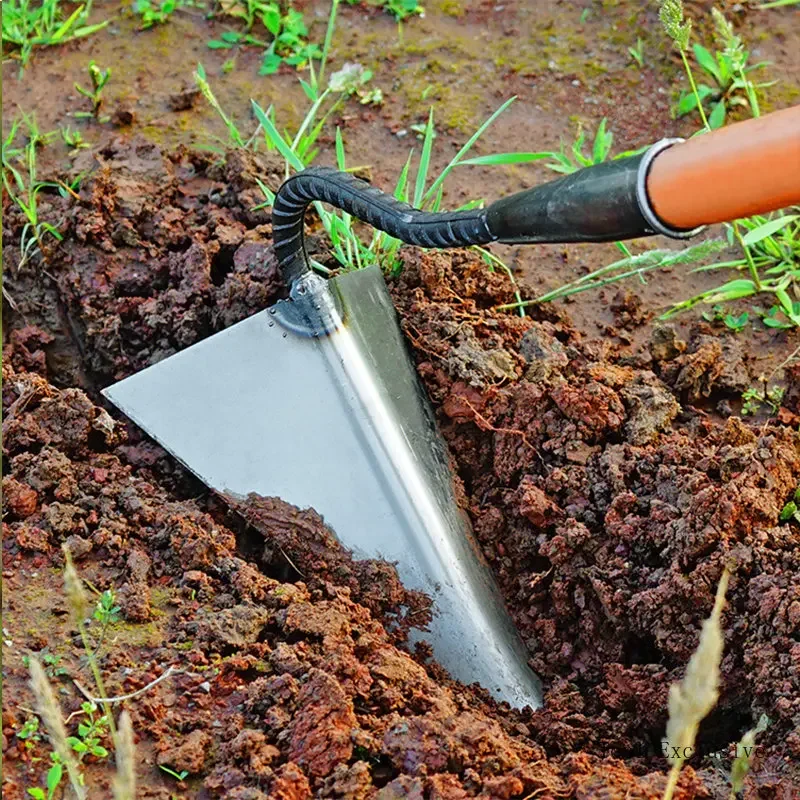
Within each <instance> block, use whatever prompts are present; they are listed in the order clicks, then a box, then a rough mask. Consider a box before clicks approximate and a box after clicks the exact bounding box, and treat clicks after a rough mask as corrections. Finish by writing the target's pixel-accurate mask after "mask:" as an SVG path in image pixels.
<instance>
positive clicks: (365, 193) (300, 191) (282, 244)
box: [272, 167, 497, 285]
mask: <svg viewBox="0 0 800 800" xmlns="http://www.w3.org/2000/svg"><path fill="white" fill-rule="evenodd" d="M316 200H321V201H322V202H324V203H329V204H330V205H332V206H335V207H336V208H340V209H342V210H343V211H346V212H347V213H348V214H350V215H352V216H353V217H355V218H356V219H360V220H362V221H364V222H367V223H369V224H370V225H372V226H373V227H374V228H377V229H378V230H381V231H385V232H386V233H388V234H390V235H391V236H394V237H395V238H397V239H400V240H401V241H403V242H405V243H406V244H413V245H417V246H418V247H469V246H470V245H474V244H487V243H489V242H491V241H494V240H495V239H496V238H497V237H496V236H494V235H492V233H491V231H490V230H489V227H488V225H487V221H486V209H481V208H476V209H473V210H470V211H451V212H445V213H431V212H428V211H420V210H419V209H416V208H413V207H412V206H410V205H409V204H408V203H401V202H400V201H399V200H396V199H395V198H394V197H393V196H392V195H390V194H386V192H382V191H381V190H380V189H376V188H375V187H374V186H371V185H370V184H369V183H367V182H366V181H362V180H359V179H358V178H354V177H353V176H352V175H349V174H348V173H346V172H340V171H339V170H335V169H330V168H329V167H312V168H311V169H306V170H303V172H298V173H297V174H296V175H293V176H292V177H291V178H289V179H288V180H287V181H286V182H285V183H284V184H283V185H282V186H281V188H280V189H279V190H278V193H277V194H276V196H275V203H274V204H273V207H272V235H273V241H274V245H275V253H276V255H277V258H278V265H279V267H280V270H281V274H282V276H283V278H284V280H285V281H286V283H287V284H289V285H291V284H292V283H293V282H294V281H295V280H296V279H297V278H298V277H299V276H300V275H302V274H303V273H304V272H306V271H307V270H308V269H310V265H309V263H308V258H307V256H306V253H305V248H304V246H303V217H304V215H305V211H306V208H308V206H309V205H310V204H311V203H313V202H314V201H316Z"/></svg>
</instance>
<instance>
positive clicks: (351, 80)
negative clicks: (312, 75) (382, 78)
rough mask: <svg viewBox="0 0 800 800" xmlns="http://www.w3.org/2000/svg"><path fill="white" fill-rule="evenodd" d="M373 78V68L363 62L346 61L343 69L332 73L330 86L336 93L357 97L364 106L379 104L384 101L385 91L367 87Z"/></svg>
mask: <svg viewBox="0 0 800 800" xmlns="http://www.w3.org/2000/svg"><path fill="white" fill-rule="evenodd" d="M371 80H372V70H369V69H365V68H364V67H363V66H362V65H361V64H354V63H351V62H346V63H345V64H344V65H343V66H342V68H341V69H339V70H337V71H336V72H334V73H332V74H331V77H330V80H329V81H328V87H329V88H330V90H331V91H332V92H334V93H338V94H343V95H345V96H346V97H356V98H358V101H359V102H360V103H361V105H362V106H367V105H372V106H379V105H381V103H383V92H382V91H381V90H380V89H378V88H377V87H373V88H371V89H370V88H367V84H368V83H369V82H370V81H371Z"/></svg>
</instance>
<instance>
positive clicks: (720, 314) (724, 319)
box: [702, 304, 750, 333]
mask: <svg viewBox="0 0 800 800" xmlns="http://www.w3.org/2000/svg"><path fill="white" fill-rule="evenodd" d="M702 317H703V319H704V320H705V321H706V322H711V323H713V324H721V325H724V326H725V327H726V328H728V330H731V331H733V332H734V333H737V332H738V331H741V330H744V329H745V328H746V327H747V323H748V322H749V320H750V314H749V313H748V312H747V311H743V312H742V313H741V314H738V315H734V314H731V313H730V312H726V311H725V308H724V306H722V305H719V304H718V305H715V306H712V308H711V310H710V311H704V312H703V314H702Z"/></svg>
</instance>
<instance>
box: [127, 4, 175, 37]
mask: <svg viewBox="0 0 800 800" xmlns="http://www.w3.org/2000/svg"><path fill="white" fill-rule="evenodd" d="M180 5H181V3H180V2H179V1H178V0H134V3H133V7H132V10H133V13H134V14H136V15H137V16H138V17H141V19H142V24H141V30H143V31H144V30H147V29H148V28H152V27H153V26H154V25H163V24H164V23H165V22H168V21H169V18H170V17H171V16H172V14H173V13H174V12H175V11H176V10H177V9H178V7H179V6H180Z"/></svg>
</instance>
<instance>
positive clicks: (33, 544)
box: [16, 525, 50, 553]
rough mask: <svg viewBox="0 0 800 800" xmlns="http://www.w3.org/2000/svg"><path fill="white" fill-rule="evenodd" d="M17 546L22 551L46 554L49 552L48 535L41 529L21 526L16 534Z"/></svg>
mask: <svg viewBox="0 0 800 800" xmlns="http://www.w3.org/2000/svg"><path fill="white" fill-rule="evenodd" d="M16 539H17V544H18V545H19V546H20V547H21V548H22V549H23V550H30V551H32V552H34V553H47V552H48V551H49V550H50V535H49V534H48V533H47V531H43V530H42V529H41V528H37V527H31V526H28V525H23V526H22V527H21V528H20V529H19V530H18V531H17V532H16Z"/></svg>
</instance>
